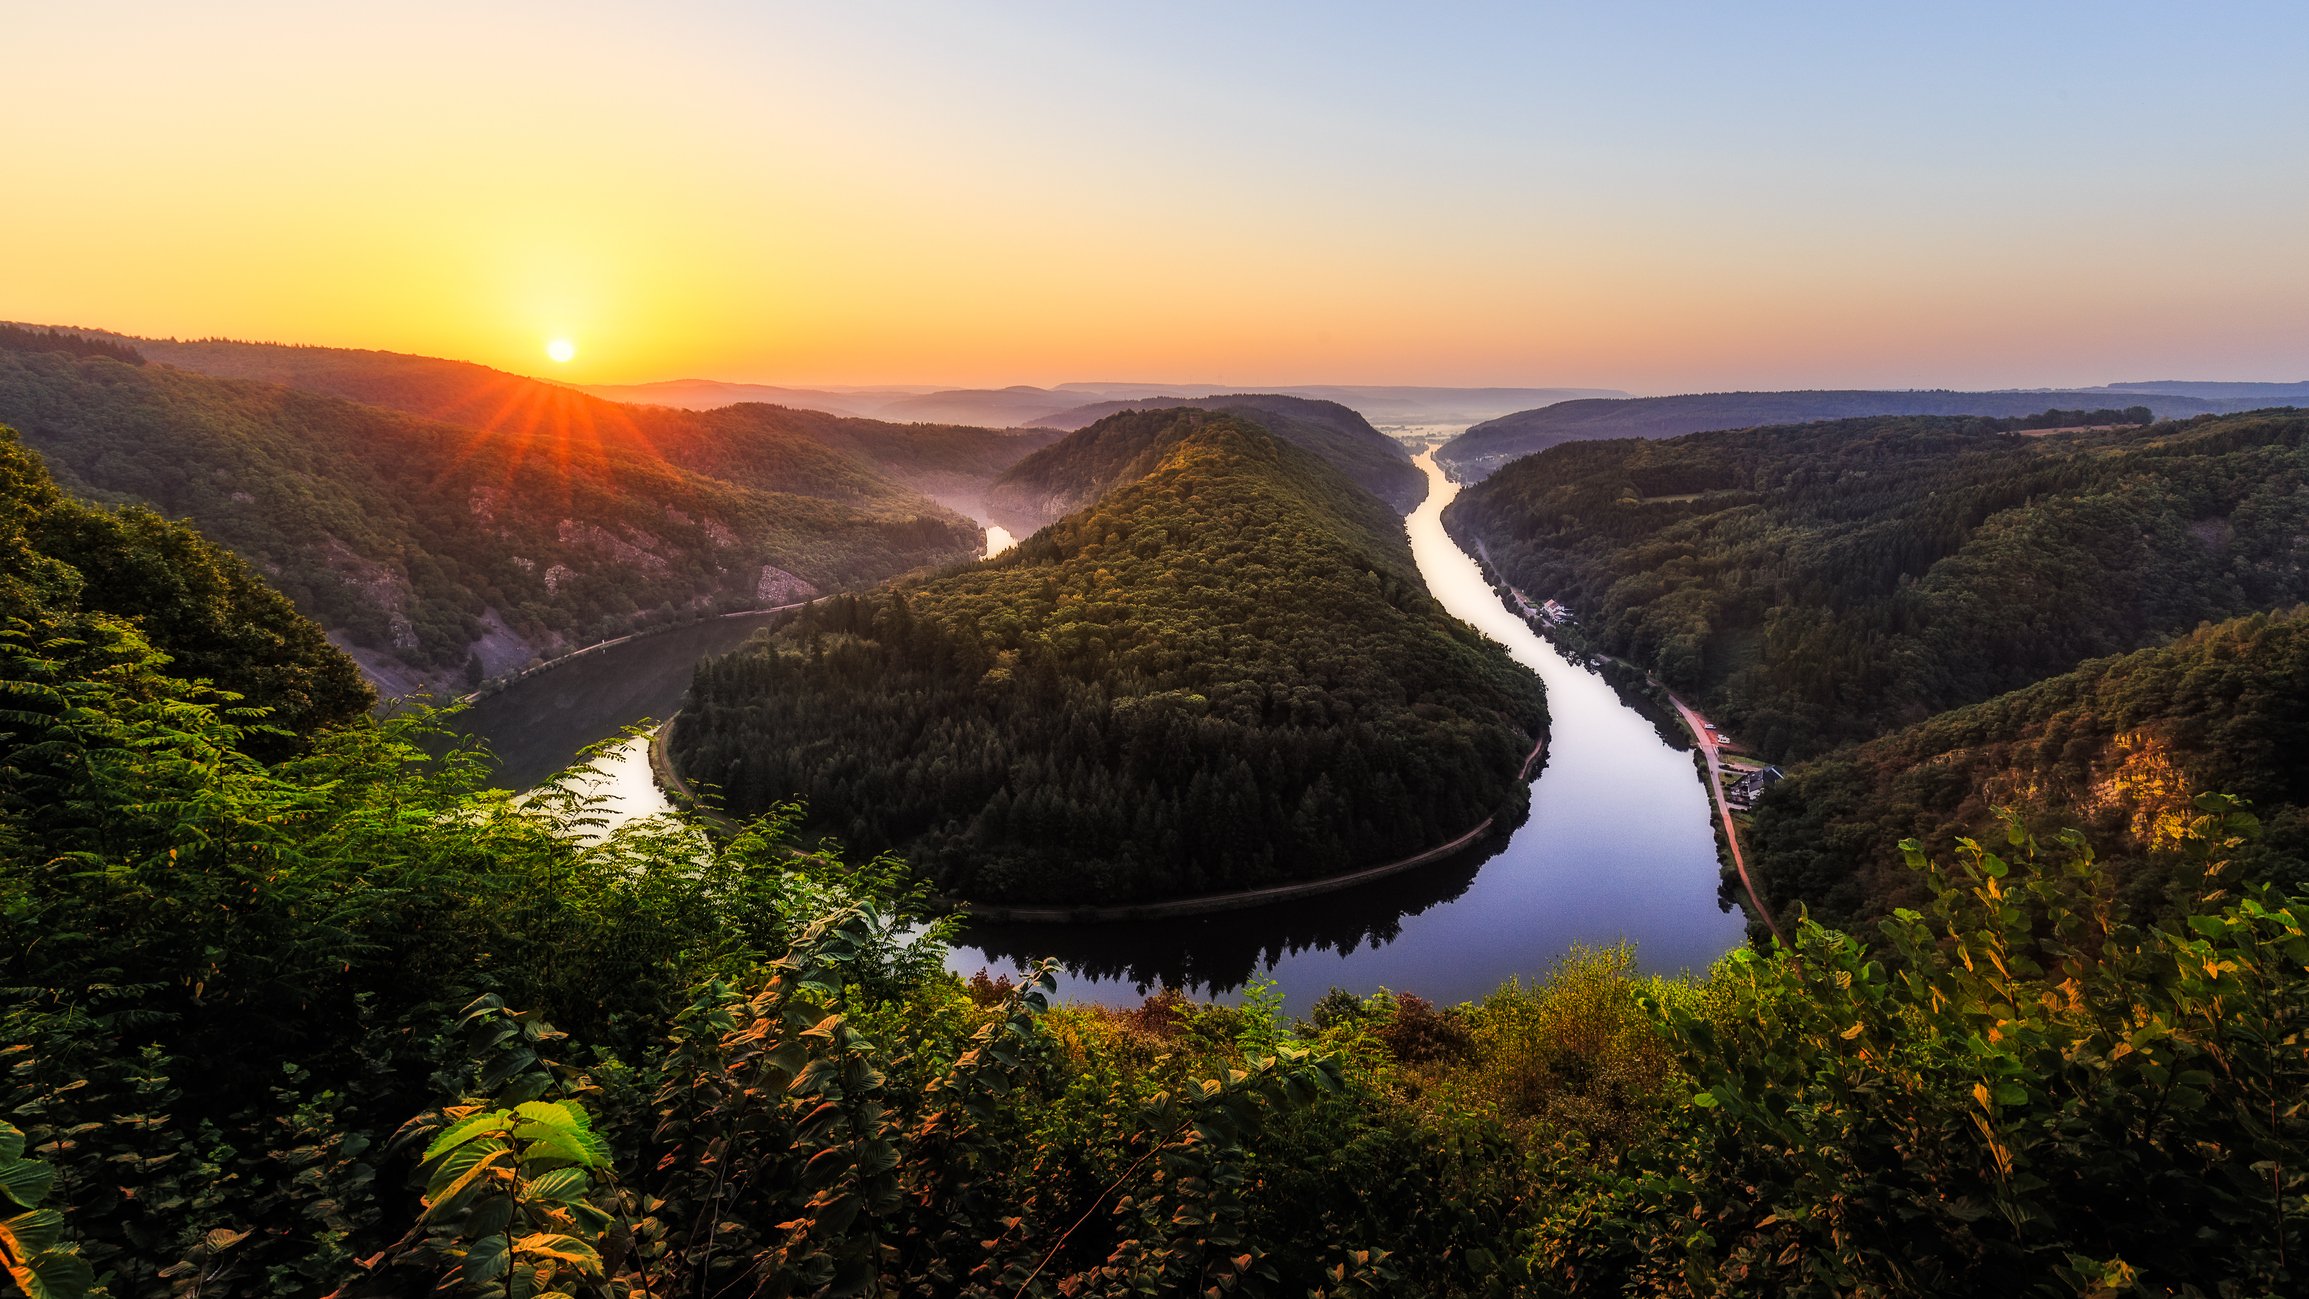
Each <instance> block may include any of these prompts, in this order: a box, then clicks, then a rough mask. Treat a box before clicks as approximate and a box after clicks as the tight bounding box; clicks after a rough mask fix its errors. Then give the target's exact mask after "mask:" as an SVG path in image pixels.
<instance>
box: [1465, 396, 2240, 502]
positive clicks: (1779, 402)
mask: <svg viewBox="0 0 2309 1299" xmlns="http://www.w3.org/2000/svg"><path fill="white" fill-rule="evenodd" d="M2269 404H2271V403H2269V402H2267V401H2259V400H2241V399H2233V398H2232V399H2222V400H2215V399H2209V398H2205V397H2199V396H2187V395H2177V394H2172V393H2153V392H2143V393H2118V392H2112V391H2109V390H2106V389H2087V390H2081V391H2074V392H1946V391H1939V390H1925V391H1909V392H1871V391H1834V390H1825V391H1817V392H1710V393H1686V394H1682V395H1679V396H1674V397H1623V398H1619V399H1616V400H1614V399H1589V400H1583V401H1564V402H1557V403H1556V404H1554V405H1552V406H1544V407H1541V408H1539V409H1537V410H1525V411H1517V412H1516V413H1514V414H1512V415H1503V416H1501V417H1500V418H1498V419H1494V420H1486V421H1485V422H1483V423H1481V424H1477V425H1475V426H1474V427H1473V428H1470V429H1468V430H1467V431H1466V432H1465V433H1462V434H1460V435H1459V436H1458V437H1456V438H1453V439H1452V440H1451V441H1449V442H1446V443H1444V444H1443V445H1442V446H1441V447H1439V448H1438V449H1437V450H1436V452H1435V459H1436V460H1437V462H1438V463H1440V464H1442V465H1443V466H1444V467H1445V468H1447V469H1449V470H1450V471H1451V473H1452V476H1453V477H1455V478H1458V479H1460V480H1462V481H1472V480H1476V479H1481V478H1483V477H1485V476H1486V475H1488V474H1490V473H1491V472H1492V471H1493V470H1495V469H1497V468H1498V467H1499V466H1501V465H1503V464H1506V463H1507V462H1508V461H1511V460H1514V459H1516V458H1517V457H1519V456H1527V455H1531V454H1533V453H1534V452H1538V451H1545V450H1546V449H1547V448H1549V447H1551V446H1558V445H1561V444H1562V443H1565V442H1587V441H1596V440H1599V439H1604V438H1670V437H1680V436H1682V435H1683V434H1686V433H1700V432H1706V431H1708V430H1712V429H1744V428H1757V427H1761V426H1765V425H1776V424H1797V423H1806V422H1812V421H1820V420H1841V419H1862V418H1873V417H1879V416H1887V415H1983V416H1989V417H1992V418H2008V417H2011V416H2015V415H2031V414H2034V413H2036V412H2038V411H2042V410H2048V409H2054V408H2081V409H2087V410H2090V409H2096V408H2100V407H2106V406H2120V407H2121V406H2134V405H2141V406H2146V407H2148V408H2149V410H2150V411H2151V412H2153V413H2154V414H2155V415H2156V417H2157V418H2159V419H2175V418H2183V417H2186V416H2190V415H2202V414H2208V413H2212V412H2217V411H2238V410H2246V409H2251V408H2253V407H2258V406H2266V405H2269Z"/></svg>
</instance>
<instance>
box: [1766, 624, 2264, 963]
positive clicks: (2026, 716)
mask: <svg viewBox="0 0 2309 1299" xmlns="http://www.w3.org/2000/svg"><path fill="white" fill-rule="evenodd" d="M2205 790H2220V791H2223V792H2226V793H2231V794H2236V795H2239V796H2241V797H2244V798H2246V799H2249V800H2250V801H2251V802H2252V805H2253V809H2254V811H2255V812H2256V813H2258V814H2259V816H2260V818H2261V822H2262V826H2263V835H2262V838H2261V839H2260V841H2259V842H2258V843H2256V844H2254V845H2252V846H2251V847H2250V848H2249V849H2247V850H2245V851H2243V852H2242V853H2240V855H2239V857H2238V860H2237V862H2236V868H2235V869H2236V879H2237V880H2238V881H2243V880H2275V881H2277V882H2279V883H2281V884H2283V885H2284V886H2285V887H2287V888H2288V889H2290V890H2291V891H2294V892H2300V891H2302V890H2303V888H2304V887H2305V886H2309V614H2304V613H2303V612H2302V611H2300V610H2298V609H2296V610H2293V611H2290V612H2286V613H2280V614H2254V615H2252V616H2250V617H2246V618H2240V619H2236V620H2233V621H2230V622H2224V623H2220V624H2217V625H2215V626H2212V627H2208V628H2205V629H2203V630H2201V631H2198V632H2195V633H2193V634H2191V635H2189V636H2186V637H2183V638H2182V639H2181V640H2178V641H2176V642H2174V643H2173V644H2171V645H2168V646H2163V647H2159V648H2156V649H2145V650H2141V651H2138V652H2137V653H2133V654H2128V655H2125V656H2124V657H2122V658H2114V659H2100V660H2096V661H2094V662H2091V663H2087V664H2085V665H2084V666H2082V667H2080V668H2078V669H2077V670H2076V671H2074V672H2069V673H2064V674H2063V675H2061V676H2057V677H2054V678H2052V679H2051V680H2049V681H2042V682H2039V683H2037V684H2036V685H2033V686H2030V687H2028V688H2027V689H2025V690H2019V691H2015V692H2013V693H2011V694H2006V695H1999V696H1997V697H1996V698H1994V699H1991V700H1988V701H1986V702H1984V703H1978V704H1974V705H1972V706H1970V707H1967V708H1960V709H1956V710H1955V711H1952V712H1948V713H1943V714H1941V715H1940V716H1938V717H1935V718H1933V719H1931V720H1930V721H1927V722H1923V723H1920V724H1918V725H1916V726H1911V727H1907V728H1904V729H1902V730H1898V731H1894V732H1893V733H1891V734H1889V735H1886V736H1884V737H1882V738H1881V739H1876V740H1871V741H1869V742H1868V743H1866V744H1861V745H1858V746H1856V747H1853V748H1850V749H1845V750H1842V751H1840V752H1838V753H1835V754H1832V755H1830V756H1828V757H1825V758H1822V759H1819V760H1818V761H1815V762H1810V763H1806V764H1804V765H1803V766H1800V767H1796V768H1794V769H1793V770H1791V771H1790V772H1789V773H1788V779H1786V780H1784V781H1782V782H1781V783H1780V784H1778V785H1776V786H1774V787H1773V788H1772V789H1771V790H1770V792H1769V793H1767V794H1766V795H1765V797H1764V799H1763V801H1762V802H1761V804H1760V805H1759V806H1758V808H1757V811H1756V823H1755V830H1754V833H1753V835H1752V836H1751V839H1750V843H1751V845H1752V847H1751V851H1750V853H1749V863H1750V865H1751V867H1753V868H1755V869H1756V870H1757V871H1758V872H1759V878H1758V883H1759V885H1760V886H1761V887H1762V888H1763V890H1764V891H1765V893H1766V895H1767V896H1769V897H1770V898H1772V899H1773V902H1774V905H1775V906H1776V907H1779V908H1780V909H1782V910H1784V911H1787V910H1792V909H1793V907H1794V905H1795V904H1797V903H1802V904H1804V905H1805V906H1807V907H1808V908H1810V910H1811V912H1812V914H1813V915H1814V916H1815V917H1817V918H1819V919H1820V920H1821V921H1822V922H1824V923H1827V924H1832V925H1837V926H1840V927H1855V928H1857V927H1864V925H1863V922H1865V921H1869V920H1874V919H1877V918H1879V917H1881V916H1882V915H1883V914H1884V913H1885V912H1886V911H1888V910H1889V909H1890V908H1891V907H1892V906H1894V905H1913V904H1915V903H1917V902H1918V901H1920V897H1919V890H1918V885H1919V881H1918V880H1916V879H1915V877H1914V876H1913V875H1912V874H1911V873H1910V872H1909V871H1907V870H1906V869H1904V867H1903V865H1902V863H1901V860H1900V852H1899V844H1900V841H1901V840H1902V839H1906V838H1912V837H1913V838H1919V839H1922V840H1924V841H1926V842H1931V843H1945V842H1948V841H1950V840H1952V839H1954V838H1955V837H1956V836H1958V835H1975V836H1979V837H1981V838H1984V839H1986V838H1991V837H1993V836H1992V831H1994V830H1995V828H1996V820H1997V818H1996V809H1997V808H2000V807H2009V808H2012V809H2015V810H2017V811H2020V812H2022V813H2024V814H2026V815H2027V817H2028V819H2029V821H2030V823H2031V824H2032V825H2034V826H2036V827H2037V829H2038V830H2039V832H2040V833H2041V834H2043V835H2045V836H2046V837H2048V838H2049V837H2050V835H2051V834H2052V832H2053V831H2054V830H2055V829H2056V828H2061V827H2077V828H2081V829H2082V830H2084V831H2085V833H2086V834H2087V835H2088V837H2090V839H2091V840H2092V843H2093V845H2094V846H2095V847H2096V848H2097V849H2098V850H2099V851H2100V854H2101V856H2102V858H2103V859H2104V860H2105V861H2107V862H2108V864H2109V865H2110V867H2111V868H2112V869H2114V870H2115V871H2116V872H2118V874H2119V876H2120V878H2121V881H2122V883H2123V884H2124V886H2125V889H2126V892H2127V893H2128V895H2129V896H2130V897H2131V898H2132V899H2133V900H2134V901H2135V902H2137V903H2139V904H2141V905H2143V906H2148V907H2153V906H2155V905H2158V904H2161V903H2163V902H2164V901H2165V900H2166V899H2165V897H2164V894H2165V893H2166V892H2167V891H2168V890H2169V889H2170V888H2172V887H2173V886H2174V885H2175V884H2176V883H2179V884H2183V885H2186V884H2191V883H2194V880H2193V878H2192V877H2191V874H2190V871H2189V867H2188V864H2187V862H2186V861H2185V859H2184V858H2183V857H2182V855H2181V853H2180V848H2181V845H2182V841H2183V834H2182V831H2183V830H2185V829H2186V828H2187V826H2188V824H2189V822H2190V820H2191V819H2192V818H2194V817H2195V816H2196V815H2197V811H2196V809H2195V808H2194V807H2193V806H2192V804H2191V799H2192V797H2193V796H2194V795H2196V794H2197V793H2200V792H2202V791H2205Z"/></svg>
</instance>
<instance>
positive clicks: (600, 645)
mask: <svg viewBox="0 0 2309 1299" xmlns="http://www.w3.org/2000/svg"><path fill="white" fill-rule="evenodd" d="M823 599H825V597H824V596H818V597H816V598H815V599H810V600H798V601H796V602H794V603H793V604H773V605H771V606H770V607H768V608H766V609H732V610H730V611H729V612H727V613H710V614H707V615H706V616H704V617H702V618H688V619H684V620H683V621H681V622H676V623H669V624H667V625H666V626H663V627H648V628H644V629H643V630H641V631H636V632H627V633H626V634H625V635H623V636H613V637H611V638H610V639H608V640H597V641H595V642H594V643H592V644H591V645H581V646H579V647H577V648H576V649H573V650H571V651H569V652H568V653H567V654H560V655H556V656H554V657H553V658H549V659H545V660H543V661H542V662H537V663H532V664H530V665H529V666H528V667H525V668H523V669H521V670H520V671H519V672H508V673H506V674H505V675H504V676H501V677H493V678H491V679H490V680H487V681H484V682H482V683H481V684H480V685H479V686H476V687H474V688H473V689H472V690H469V691H467V692H465V693H464V694H461V695H459V696H457V702H458V703H460V704H471V703H477V702H479V701H480V700H483V699H486V698H488V697H489V696H491V695H494V694H497V693H499V692H501V691H503V690H506V689H507V688H509V687H511V686H514V685H517V684H519V683H520V682H523V681H526V680H528V679H529V678H530V677H533V676H536V675H537V674H538V673H540V672H551V671H553V670H554V669H555V668H563V667H567V666H569V665H570V663H572V662H574V661H575V660H577V659H581V658H584V657H585V656H586V655H588V654H598V653H601V652H602V651H604V650H613V649H616V648H617V647H619V646H620V645H631V644H633V643H634V642H636V641H643V640H648V639H649V638H650V637H652V636H670V635H672V634H673V633H675V632H680V631H687V630H689V629H690V628H692V627H696V626H698V625H700V624H702V623H710V622H716V621H721V620H726V619H730V618H759V617H762V616H763V615H765V614H772V613H784V612H786V611H787V610H789V609H799V608H802V607H803V606H805V605H811V604H816V603H817V602H818V601H819V600H823Z"/></svg>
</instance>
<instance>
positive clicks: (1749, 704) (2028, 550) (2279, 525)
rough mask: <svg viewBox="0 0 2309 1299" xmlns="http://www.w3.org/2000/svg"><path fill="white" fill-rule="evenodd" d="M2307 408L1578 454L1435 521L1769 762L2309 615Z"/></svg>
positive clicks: (1560, 453)
mask: <svg viewBox="0 0 2309 1299" xmlns="http://www.w3.org/2000/svg"><path fill="white" fill-rule="evenodd" d="M2305 439H2309V414H2301V413H2295V412H2290V411H2284V412H2275V413H2262V414H2250V415H2235V416H2221V417H2214V418H2202V419H2198V420H2192V421H2189V422H2186V423H2177V424H2160V425H2156V426H2154V427H2151V428H2148V429H2141V430H2123V431H2107V432H2098V433H2082V434H2052V435H2049V436H2042V437H2032V436H2029V435H2028V434H2026V433H2024V432H2012V431H2000V430H1998V429H1997V428H1996V427H1995V426H1994V424H1993V422H1991V421H1975V420H1963V419H1924V418H1893V419H1877V420H1849V421H1840V422H1835V423H1828V424H1811V425H1802V426H1797V427H1790V428H1768V429H1751V430H1743V431H1737V432H1726V433H1702V434H1695V435H1692V436H1689V437H1684V438H1678V439H1673V440H1669V441H1661V442H1638V441H1614V442H1586V443H1574V444H1569V445H1565V446H1559V447H1556V448H1554V449H1552V450H1550V451H1547V452H1543V453H1542V454H1540V455H1537V456H1533V457H1530V458H1528V459H1525V460H1522V461H1519V462H1517V463H1515V464H1512V465H1509V466H1508V467H1507V468H1506V469H1503V470H1501V471H1500V472H1499V473H1498V474H1496V475H1494V476H1493V477H1492V478H1490V479H1489V480H1487V481H1485V482H1484V483H1482V484H1480V485H1478V486H1476V487H1474V488H1471V489H1469V490H1468V491H1467V492H1466V493H1465V494H1463V495H1462V496H1461V497H1460V498H1459V499H1458V500H1457V501H1455V502H1453V503H1452V506H1451V508H1450V509H1449V510H1448V511H1446V512H1445V516H1444V517H1445V521H1446V523H1447V525H1448V526H1450V527H1451V529H1452V530H1453V532H1454V534H1455V535H1457V536H1459V537H1460V538H1462V539H1463V540H1464V541H1466V542H1468V543H1469V544H1471V545H1473V544H1478V543H1479V544H1481V545H1483V546H1485V547H1486V548H1487V549H1488V551H1489V553H1490V556H1491V558H1492V560H1493V561H1494V562H1495V563H1496V564H1497V565H1498V566H1499V567H1500V568H1501V569H1502V570H1503V572H1504V573H1505V574H1506V575H1507V577H1508V578H1509V580H1510V581H1512V582H1514V583H1515V584H1516V585H1517V586H1519V587H1521V588H1522V589H1523V590H1524V591H1525V592H1527V593H1529V594H1530V595H1532V596H1533V597H1534V598H1539V597H1543V596H1545V597H1554V598H1557V599H1560V600H1563V601H1564V602H1565V603H1566V604H1568V605H1569V606H1570V607H1571V608H1572V609H1573V610H1574V611H1575V613H1577V614H1578V615H1579V617H1580V618H1581V619H1582V620H1583V625H1584V627H1585V628H1586V629H1587V631H1588V632H1589V633H1591V634H1592V635H1594V636H1595V637H1596V638H1597V639H1598V640H1599V641H1600V643H1601V644H1602V646H1603V647H1604V648H1606V649H1608V650H1610V651H1611V652H1613V653H1617V654H1621V655H1624V656H1626V657H1628V658H1630V659H1633V660H1634V661H1636V662H1638V663H1640V664H1643V665H1644V666H1646V667H1648V668H1651V669H1653V670H1654V671H1656V672H1657V673H1658V674H1659V675H1660V676H1661V677H1662V678H1663V679H1664V680H1666V681H1667V682H1668V684H1669V685H1671V686H1673V687H1674V688H1675V689H1677V690H1678V691H1680V692H1683V693H1685V694H1686V695H1687V696H1689V697H1692V698H1694V699H1695V700H1697V701H1699V702H1701V703H1702V704H1703V705H1704V706H1705V707H1706V708H1707V709H1708V711H1709V712H1710V713H1711V714H1720V715H1721V719H1722V720H1725V721H1727V722H1728V723H1729V724H1730V727H1731V731H1732V733H1733V734H1734V735H1736V736H1738V737H1739V738H1741V739H1743V740H1745V741H1747V742H1748V743H1750V744H1752V745H1755V746H1758V747H1759V749H1760V750H1761V751H1762V752H1763V753H1765V754H1767V755H1769V756H1771V757H1773V758H1775V759H1795V758H1803V757H1808V756H1812V755H1816V754H1820V753H1823V752H1826V751H1827V750H1829V749H1831V748H1834V747H1836V746H1838V745H1840V744H1845V743H1850V742H1853V741H1857V740H1864V739H1869V738H1872V737H1873V736H1876V735H1878V734H1881V733H1883V732H1884V731H1887V730H1890V729H1893V728H1895V727H1898V726H1904V725H1909V724H1913V723H1916V722H1920V721H1923V720H1925V719H1926V718H1928V717H1930V716H1932V715H1933V714H1935V713H1939V712H1942V711H1945V710H1947V709H1950V708H1954V707H1958V706H1960V705H1963V704H1970V703H1977V702H1979V701H1981V700H1984V699H1988V698H1990V697H1992V696H1994V695H1997V694H2000V693H2003V692H2005V691H2008V690H2013V689H2017V688H2019V687H2021V686H2025V685H2029V684H2031V683H2033V682H2036V681H2040V680H2043V679H2044V678H2046V677H2050V676H2054V675H2057V674H2059V673H2062V672H2066V671H2068V670H2070V669H2071V668H2074V667H2076V666H2077V665H2078V664H2080V663H2082V662H2084V661H2085V660H2086V659H2090V658H2097V657H2101V656H2105V655H2109V654H2117V653H2123V652H2126V651H2129V650H2133V649H2138V648H2141V647H2144V646H2147V645H2152V644H2155V643H2157V642H2159V641H2162V640H2165V639H2167V638H2170V637H2172V636H2175V635H2178V634H2180V633H2183V632H2186V631H2188V630H2190V629H2192V628H2194V627H2195V626H2196V625H2197V624H2198V623H2200V622H2204V621H2207V620H2218V619H2222V618H2228V617H2234V616H2237V615H2240V614H2245V613H2250V612H2254V611H2257V610H2266V609H2274V608H2281V607H2285V606H2289V605H2292V604H2294V603H2297V602H2300V601H2302V600H2303V599H2305V598H2309V449H2305V447H2304V440H2305Z"/></svg>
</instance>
